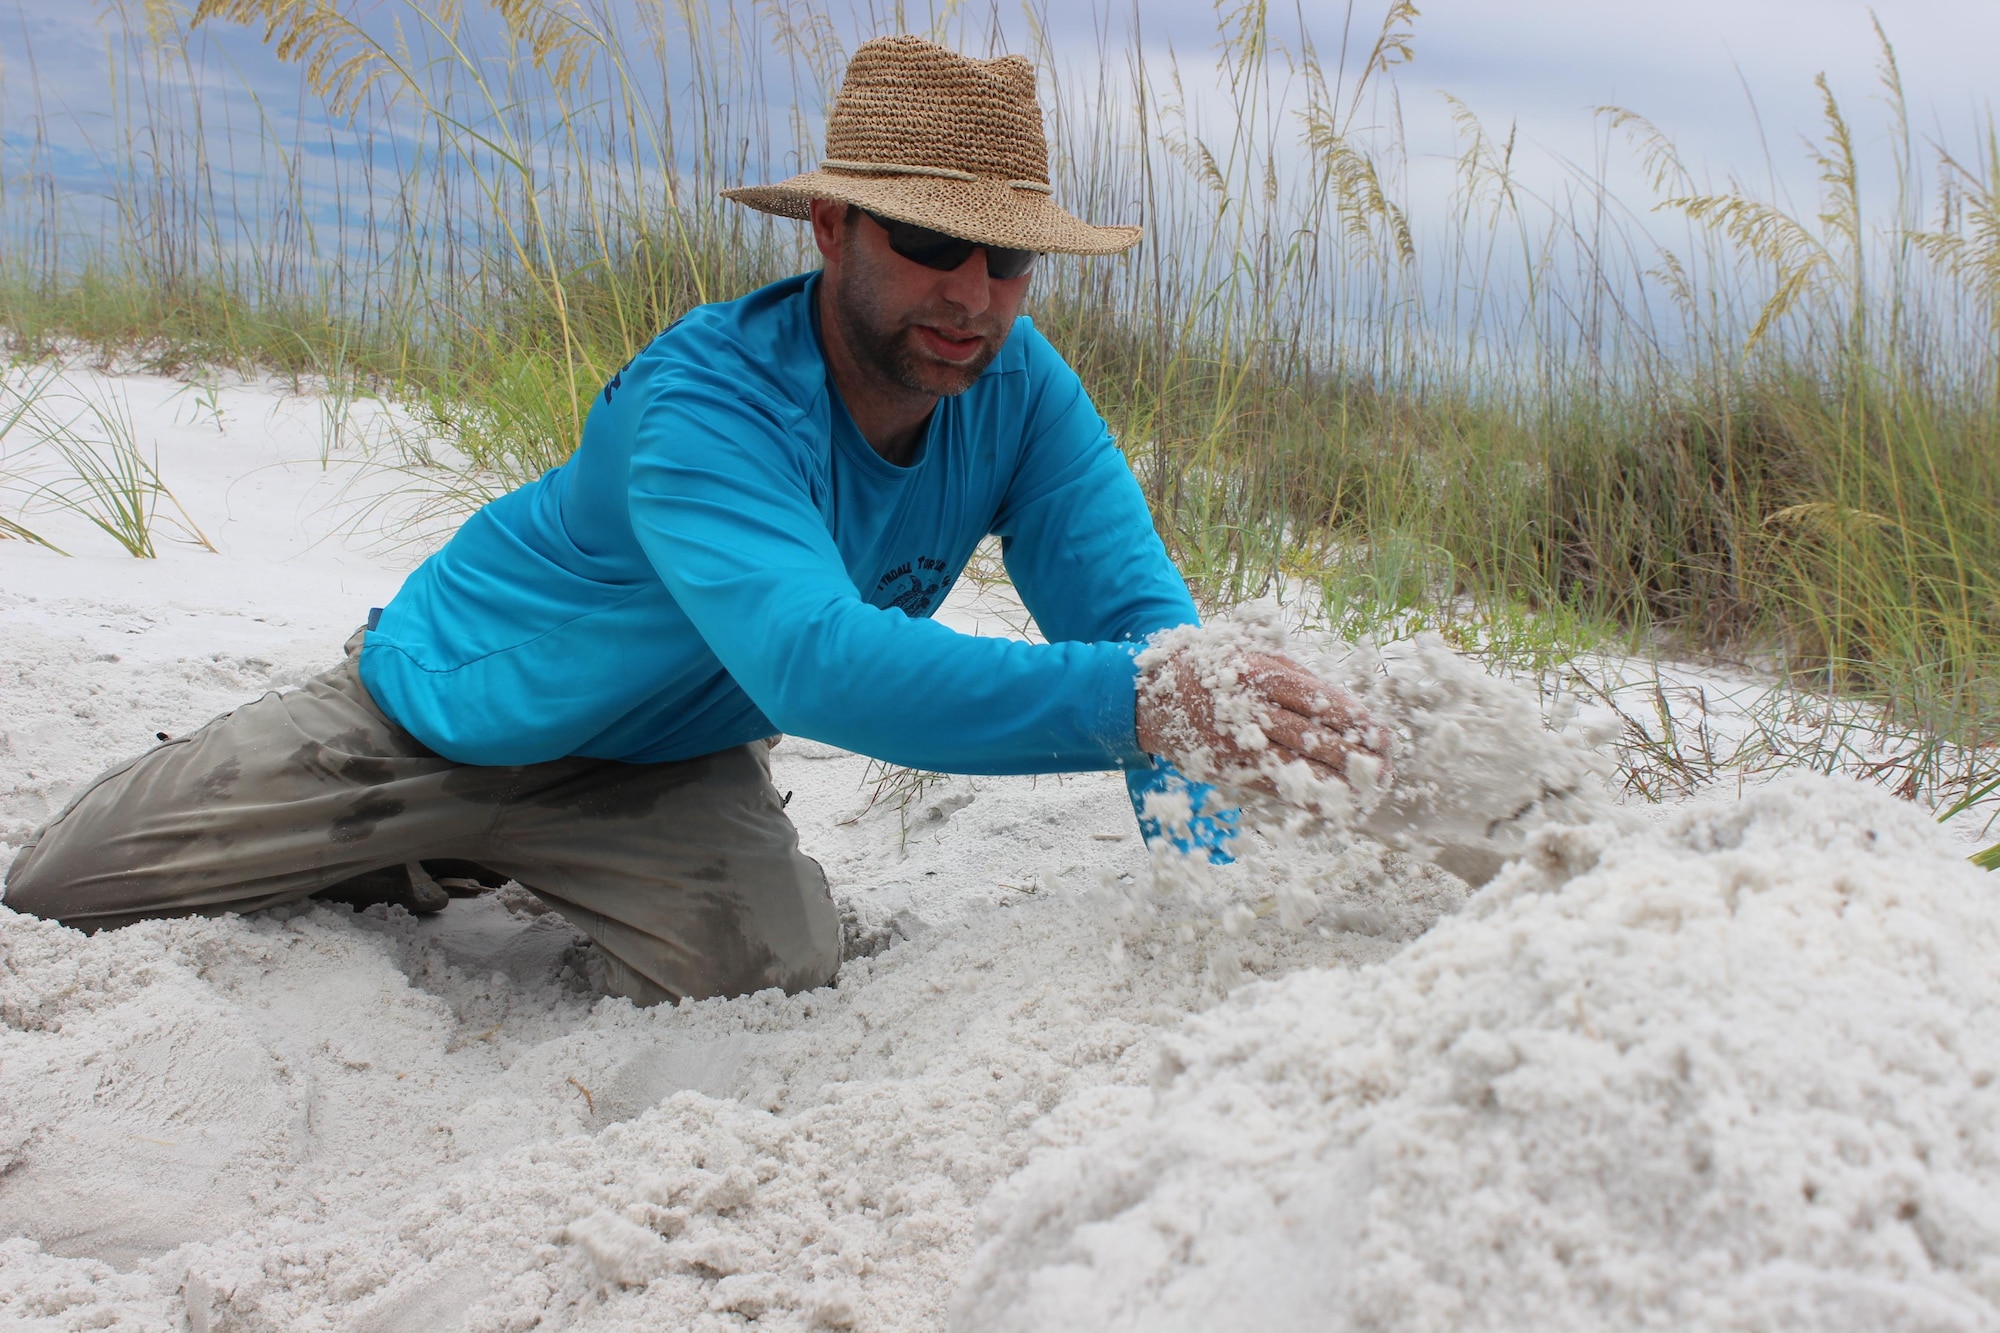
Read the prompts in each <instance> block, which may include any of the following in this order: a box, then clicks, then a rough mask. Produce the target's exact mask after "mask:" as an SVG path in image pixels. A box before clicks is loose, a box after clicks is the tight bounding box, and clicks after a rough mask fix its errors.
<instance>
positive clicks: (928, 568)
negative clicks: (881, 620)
mask: <svg viewBox="0 0 2000 1333" xmlns="http://www.w3.org/2000/svg"><path fill="white" fill-rule="evenodd" d="M906 580H907V583H905V581H906ZM944 582H945V567H944V561H942V560H937V559H933V558H932V557H930V556H918V557H917V558H916V559H915V560H912V561H909V562H907V563H905V564H900V565H897V566H896V567H895V568H894V569H892V570H890V571H889V572H888V573H886V574H884V575H883V576H882V577H881V578H880V579H878V580H877V581H876V583H875V595H876V596H878V597H881V596H887V597H888V599H889V601H888V605H890V606H893V607H895V608H896V609H897V610H899V611H901V612H902V613H903V614H904V615H906V616H911V617H918V616H925V615H929V614H930V609H931V603H933V602H935V601H936V600H937V595H938V592H939V590H941V589H942V588H943V587H944ZM899 583H904V584H905V586H903V587H900V588H899V587H897V586H896V585H897V584H899Z"/></svg>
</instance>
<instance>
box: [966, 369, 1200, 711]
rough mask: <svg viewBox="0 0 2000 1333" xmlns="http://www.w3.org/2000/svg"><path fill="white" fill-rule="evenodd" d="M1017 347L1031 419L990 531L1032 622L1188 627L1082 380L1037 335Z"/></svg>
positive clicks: (1075, 636)
mask: <svg viewBox="0 0 2000 1333" xmlns="http://www.w3.org/2000/svg"><path fill="white" fill-rule="evenodd" d="M1027 351H1028V357H1029V370H1030V376H1031V381H1030V382H1031V385H1032V388H1031V394H1032V400H1033V401H1032V408H1031V413H1030V416H1031V420H1032V421H1033V423H1034V425H1033V428H1032V433H1031V435H1030V437H1029V440H1028V443H1027V447H1026V449H1025V450H1024V452H1023V454H1022V458H1021V463H1020V466H1019V467H1018V468H1017V470H1016V472H1015V476H1014V481H1013V484H1012V485H1011V486H1010V487H1009V488H1008V491H1007V495H1006V498H1005V499H1004V500H1003V501H1002V503H1001V507H1000V513H999V515H998V517H997V518H996V520H995V522H994V529H993V530H994V531H995V532H996V533H998V534H999V536H1000V541H1001V552H1002V554H1003V555H1004V556H1005V558H1006V562H1007V573H1008V575H1009V577H1011V578H1012V579H1013V581H1014V586H1015V589H1016V590H1017V591H1018V592H1019V593H1020V594H1021V600H1022V601H1023V602H1024V603H1025V604H1026V606H1027V608H1028V610H1029V612H1030V613H1032V614H1033V615H1034V617H1035V623H1036V624H1037V625H1039V626H1040V627H1041V631H1042V633H1043V635H1044V636H1046V637H1047V638H1048V639H1049V640H1050V641H1051V642H1057V643H1062V642H1078V643H1091V642H1118V643H1128V644H1136V643H1137V642H1138V641H1140V640H1143V639H1144V638H1145V637H1146V636H1147V635H1149V634H1152V633H1153V632H1155V631H1156V630H1162V629H1169V628H1171V627H1173V626H1175V625H1192V624H1195V623H1197V622H1198V621H1199V619H1200V616H1199V615H1198V613H1197V612H1196V611H1195V606H1194V600H1193V598H1191V597H1189V596H1188V590H1187V584H1186V583H1185V582H1183V581H1182V579H1181V576H1180V571H1179V570H1177V569H1175V568H1174V564H1173V561H1172V560H1171V559H1169V558H1168V556H1167V548H1166V546H1165V545H1164V544H1163V543H1162V542H1161V541H1160V537H1159V534H1158V533H1157V532H1156V531H1155V530H1154V528H1153V516H1152V512H1151V511H1150V510H1149V509H1148V508H1147V506H1146V497H1145V496H1144V494H1142V493H1141V492H1140V490H1139V483H1138V480H1137V479H1136V478H1134V477H1133V475H1132V469H1131V468H1130V467H1128V466H1127V465H1126V462H1125V456H1124V455H1123V454H1122V453H1120V452H1119V449H1118V446H1117V443H1116V442H1115V441H1114V440H1113V439H1112V437H1111V432H1110V430H1109V429H1108V428H1107V427H1106V425H1105V423H1104V419H1103V418H1102V417H1100V416H1099V415H1098V414H1097V409H1096V407H1095V406H1093V405H1092V403H1091V401H1090V396H1089V395H1088V394H1087V393H1085V392H1084V388H1083V383H1082V381H1081V380H1079V379H1078V378H1077V375H1076V372H1075V371H1073V370H1071V369H1070V367H1069V365H1068V363H1067V362H1065V361H1064V360H1063V359H1062V358H1061V357H1060V356H1058V355H1057V354H1056V352H1055V349H1054V348H1052V347H1050V346H1049V344H1048V341H1047V340H1046V339H1044V338H1042V337H1041V335H1040V334H1038V333H1036V334H1032V335H1031V339H1030V345H1029V347H1028V348H1027ZM1131 702H1132V700H1129V699H1128V701H1127V706H1128V707H1129V706H1130V704H1131Z"/></svg>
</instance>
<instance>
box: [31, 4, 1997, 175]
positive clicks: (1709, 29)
mask: <svg viewBox="0 0 2000 1333" xmlns="http://www.w3.org/2000/svg"><path fill="white" fill-rule="evenodd" d="M608 2H610V3H615V4H617V5H619V6H621V7H629V6H630V5H631V4H633V3H635V2H636V0H608ZM1134 2H1136V4H1137V6H1138V8H1137V9H1136V10H1135V9H1133V8H1132V7H1131V4H1132V3H1134ZM129 3H130V6H131V8H132V9H133V10H134V11H135V12H136V11H138V9H139V0H129ZM396 3H397V0H355V8H356V9H357V10H358V11H361V12H364V13H365V12H368V11H376V12H387V11H388V10H389V9H392V8H394V7H395V6H396ZM839 3H840V0H835V4H836V6H837V5H838V4H839ZM1297 6H1298V10H1299V12H1300V13H1302V14H1303V15H1304V18H1305V21H1306V22H1307V24H1308V25H1309V26H1310V27H1311V28H1312V29H1313V30H1314V32H1315V33H1316V35H1317V40H1318V43H1319V45H1320V47H1321V50H1322V52H1323V53H1324V52H1325V51H1326V50H1328V49H1330V48H1331V47H1333V46H1334V45H1336V44H1337V41H1338V34H1339V30H1340V25H1341V21H1342V17H1343V15H1344V14H1345V13H1346V12H1347V7H1346V4H1345V3H1344V0H1297ZM474 7H475V8H476V5H475V6H474ZM867 7H868V0H863V3H862V5H861V8H862V9H863V11H864V12H865V11H866V9H867ZM874 8H875V10H876V11H877V12H878V13H879V12H881V11H882V10H883V9H884V8H886V7H885V6H883V5H881V4H879V3H878V4H876V5H875V6H874ZM1051 8H1052V12H1050V13H1049V14H1048V16H1047V21H1048V24H1049V27H1050V29H1051V31H1052V36H1053V38H1054V40H1055V43H1056V45H1057V49H1058V50H1059V51H1060V52H1063V53H1067V54H1071V55H1074V56H1077V57H1080V58H1081V59H1082V60H1083V62H1084V63H1094V61H1095V56H1094V55H1093V54H1092V52H1094V50H1095V38H1094V36H1093V25H1094V24H1095V23H1099V22H1107V21H1108V22H1109V24H1110V25H1111V27H1112V28H1113V30H1114V31H1117V30H1122V28H1123V27H1124V25H1125V24H1126V23H1127V22H1129V21H1130V16H1131V15H1132V14H1134V13H1137V14H1140V15H1141V16H1142V17H1143V23H1144V29H1145V33H1146V38H1147V46H1148V49H1149V51H1150V52H1152V53H1153V54H1155V55H1158V54H1161V53H1163V52H1164V50H1165V48H1166V46H1167V45H1168V44H1169V43H1170V44H1171V45H1172V46H1173V48H1174V49H1175V51H1176V52H1177V53H1178V55H1179V56H1180V58H1181V61H1182V64H1183V68H1184V69H1189V68H1196V67H1198V66H1199V65H1200V64H1201V63H1202V61H1203V59H1204V57H1205V53H1206V52H1207V50H1208V49H1209V48H1210V47H1211V45H1212V42H1213V37H1214V31H1215V29H1214V13H1215V11H1214V9H1213V7H1212V6H1211V5H1210V4H1209V3H1207V0H1127V3H1126V4H1123V5H1121V6H1120V7H1119V8H1118V9H1117V11H1116V13H1115V15H1114V16H1113V17H1112V18H1110V19H1109V20H1103V19H1093V17H1092V7H1091V6H1089V5H1084V4H1076V3H1058V4H1055V5H1053V6H1052V7H1051ZM1276 8H1278V7H1276V6H1274V9H1276ZM1419 8H1420V9H1421V11H1422V13H1421V17H1420V18H1419V19H1418V20H1417V23H1416V31H1415V48H1416V59H1415V61H1414V63H1413V64H1411V65H1410V66H1408V67H1406V68H1404V69H1402V70H1400V71H1399V72H1398V75H1397V87H1398V89H1399V91H1400V99H1401V107H1402V114H1403V117H1404V122H1405V125H1406V127H1407V132H1408V138H1409V142H1410V145H1411V148H1412V151H1413V154H1414V156H1415V158H1416V160H1417V162H1418V164H1419V166H1418V170H1419V171H1421V170H1423V166H1422V164H1423V163H1424V162H1426V161H1428V162H1431V163H1433V164H1441V163H1443V162H1444V161H1446V160H1448V156H1449V153H1450V151H1451V147H1452V140H1451V135H1450V125H1449V120H1448V115H1447V109H1446V104H1445V101H1444V99H1443V97H1442V96H1441V90H1442V91H1449V92H1450V93H1452V94H1454V95H1456V96H1457V97H1458V98H1460V99H1462V100H1463V101H1464V102H1465V103H1466V104H1468V105H1469V106H1470V107H1471V109H1472V110H1473V111H1474V112H1476V113H1477V114H1478V115H1479V117H1480V118H1481V120H1482V121H1483V122H1484V123H1485V124H1486V125H1487V126H1488V127H1489V129H1491V130H1492V131H1493V132H1495V133H1496V134H1504V133H1505V131H1506V130H1507V128H1508V127H1509V125H1514V126H1517V127H1518V130H1519V133H1520V135H1521V142H1522V144H1523V148H1524V157H1525V162H1524V170H1525V171H1526V173H1527V174H1528V178H1529V179H1530V181H1531V183H1534V184H1536V185H1537V186H1538V187H1545V188H1547V189H1549V190H1552V191H1553V190H1556V189H1558V188H1560V181H1561V179H1562V175H1563V172H1562V166H1561V164H1562V163H1563V162H1564V161H1568V162H1572V163H1578V164H1583V165H1585V166H1588V165H1589V164H1591V163H1592V162H1593V161H1594V160H1598V159H1600V158H1601V159H1603V160H1605V161H1607V162H1608V164H1609V165H1608V168H1607V169H1608V172H1609V175H1610V178H1611V179H1612V180H1613V181H1614V182H1615V183H1619V184H1621V185H1623V184H1624V183H1627V182H1629V181H1634V180H1636V176H1634V175H1633V174H1632V169H1631V167H1630V165H1629V164H1630V163H1631V160H1632V159H1631V156H1630V154H1629V152H1627V151H1626V150H1625V149H1624V147H1623V146H1622V143H1619V142H1616V141H1614V142H1613V143H1611V144H1609V145H1607V142H1606V135H1605V132H1604V129H1603V127H1602V125H1601V123H1600V122H1599V121H1598V120H1597V119H1596V118H1595V117H1594V116H1593V114H1592V108H1594V107H1596V106H1599V105H1603V104H1606V103H1616V104H1620V105H1623V106H1627V107H1630V108H1632V109H1634V110H1637V111H1639V112H1641V113H1642V114H1644V115H1646V116H1648V117H1650V118H1651V119H1652V120H1653V121H1655V122H1656V123H1657V124H1659V125H1660V126H1661V128H1662V129H1664V130H1665V131H1667V132H1668V133H1669V134H1670V135H1671V136H1672V137H1673V138H1674V139H1675V141H1676V142H1677V143H1678V144H1679V145H1680V147H1681V150H1682V152H1683V155H1684V157H1685V158H1686V159H1687V160H1688V161H1689V163H1690V165H1692V166H1694V167H1696V169H1697V170H1698V171H1702V170H1705V171H1706V172H1707V173H1708V174H1709V176H1710V178H1711V179H1713V180H1714V181H1716V182H1717V183H1721V182H1722V181H1723V180H1725V179H1726V178H1728V177H1730V176H1732V175H1734V176H1736V177H1739V178H1741V179H1743V180H1746V181H1749V182H1753V183H1766V182H1769V183H1773V184H1775V186H1776V187H1777V188H1778V190H1779V191H1780V192H1789V193H1790V195H1791V197H1792V202H1794V203H1796V204H1806V203H1809V202H1810V199H1811V190H1812V175H1811V171H1810V168H1809V167H1807V166H1806V165H1805V164H1804V157H1803V152H1802V149H1801V146H1800V136H1801V134H1802V133H1817V132H1818V130H1819V113H1818V95H1817V93H1816V92H1815V90H1814V89H1813V86H1812V79H1813V76H1814V75H1815V74H1817V73H1820V72H1824V73H1825V74H1826V75H1827V76H1828V78H1829V79H1830V81H1831V83H1832V86H1833V88H1834V90H1835V92H1836V93H1837V94H1838V95H1839V96H1840V98H1841V99H1842V103H1843V106H1844V107H1845V109H1846V111H1847V113H1848V115H1849V117H1850V118H1851V119H1852V121H1853V122H1854V123H1855V127H1856V131H1857V139H1858V140H1859V142H1860V144H1861V146H1862V149H1863V151H1864V153H1865V154H1866V155H1867V157H1866V158H1865V160H1866V161H1867V162H1868V163H1869V164H1870V165H1871V166H1873V167H1875V168H1876V170H1874V171H1873V172H1872V183H1873V184H1875V185H1876V186H1877V187H1885V186H1886V182H1885V181H1884V179H1883V176H1884V173H1883V172H1882V171H1881V170H1880V169H1879V168H1880V165H1881V150H1882V145H1883V144H1884V142H1885V140H1886V134H1887V117H1886V115H1885V114H1884V112H1883V109H1882V107H1881V105H1880V102H1879V99H1878V97H1877V94H1878V92H1879V85H1878V83H1877V78H1876V65H1877V59H1878V51H1877V46H1876V39H1875V35H1874V32H1873V30H1872V28H1871V26H1870V22H1869V13H1870V9H1869V7H1868V6H1866V5H1864V4H1863V3H1860V0H1505V2H1504V3H1503V2H1502V0H1419ZM100 10H101V6H100V5H98V4H96V3H88V2H86V0H0V68H4V78H5V90H4V104H3V105H0V110H4V115H5V121H4V123H0V136H4V139H5V143H6V145H7V148H6V161H5V163H4V170H5V172H6V174H8V175H9V176H10V177H13V178H16V179H18V176H19V173H20V171H21V169H22V154H21V145H22V144H23V143H24V142H25V137H24V136H25V133H26V127H27V126H28V124H29V123H30V122H29V117H30V116H31V114H32V112H33V110H34V107H35V102H36V99H37V98H39V99H40V103H41V105H42V107H43V108H44V109H46V110H47V111H50V112H53V113H57V116H58V118H60V117H61V116H62V115H63V113H67V116H68V117H69V118H70V119H71V122H72V123H71V126H70V128H68V129H65V130H63V131H61V132H60V133H54V134H52V137H53V138H55V139H57V140H59V141H61V142H63V143H65V144H67V145H68V146H70V147H73V148H79V147H80V146H81V145H80V143H79V136H80V135H90V136H91V137H93V138H95V137H99V136H100V135H101V131H102V128H103V126H104V125H105V123H106V122H105V120H104V119H103V118H102V116H101V114H100V113H101V112H102V111H103V110H104V108H105V104H106V101H107V98H108V94H107V91H106V89H107V81H106V76H105V63H104V55H103V45H104V41H105V37H104V32H103V27H102V24H103V20H102V18H101V17H100ZM922 11H923V7H922V6H921V5H919V4H912V5H910V7H909V13H910V15H911V18H912V21H913V25H915V24H917V23H918V22H919V21H920V17H921V14H922ZM1286 12H1287V13H1289V11H1286ZM1874 12H1875V14H1876V15H1877V16H1878V17H1879V19H1880V20H1881V22H1882V24H1883V26H1884V27H1885V28H1886V30H1887V32H1888V34H1889V36H1890V38H1891V40H1892V41H1893V42H1894V43H1895V47H1896V52H1897V56H1898V58H1899V60H1900V62H1901V65H1902V71H1903V76H1904V81H1905V84H1906V87H1907V88H1908V91H1909V94H1910V102H1911V112H1912V121H1913V123H1914V127H1915V130H1916V132H1917V134H1918V135H1919V137H1920V139H1937V140H1941V141H1944V142H1946V143H1949V144H1951V145H1953V146H1955V147H1957V148H1959V149H1961V150H1963V149H1965V148H1968V147H1969V146H1970V145H1971V140H1972V135H1973V132H1974V130H1975V127H1976V126H1977V125H1978V124H1979V123H1980V120H1981V119H1982V118H1983V117H1985V116H1987V115H1989V114H1990V112H1991V108H1992V105H1993V99H1994V92H1995V89H1996V86H2000V78H1996V75H1995V73H1994V66H1993V60H1992V53H1993V52H1996V51H2000V0H1883V2H1882V3H1880V4H1878V5H1877V6H1875V7H1874ZM1017 13H1018V11H1017V10H1014V9H1011V8H1008V9H1005V10H1003V14H1004V15H1007V16H1008V17H1006V18H1004V19H1003V21H1004V22H1006V24H1007V26H1008V27H1010V28H1013V29H1015V30H1017V31H1018V30H1019V25H1018V20H1017V19H1016V18H1014V17H1012V16H1013V15H1015V14H1017ZM1353 13H1354V18H1353V24H1354V28H1355V31H1356V32H1357V33H1358V34H1360V35H1361V37H1362V40H1364V41H1365V40H1366V39H1367V37H1368V36H1369V35H1371V34H1372V32H1373V30H1374V28H1375V27H1376V25H1377V24H1378V23H1379V20H1380V14H1381V8H1380V0H1355V8H1354V11H1353ZM1283 22H1285V23H1289V22H1290V20H1289V18H1287V19H1285V20H1284V21H1283ZM210 57H211V58H210V62H209V66H208V68H209V77H210V78H211V79H213V80H215V81H217V82H221V83H228V84H234V85H235V86H236V87H238V88H239V89H240V88H241V87H243V86H244V85H246V84H247V85H248V86H250V87H253V88H255V89H257V90H258V92H259V94H260V96H262V97H263V98H264V99H265V106H264V112H263V113H264V114H266V115H268V116H270V117H272V118H273V120H276V121H283V120H285V119H286V118H287V117H291V118H292V119H294V120H296V119H297V117H298V111H297V107H298V101H297V98H296V89H297V80H296V75H295V73H293V72H291V71H288V70H285V69H283V68H281V67H279V66H278V65H277V64H276V62H275V61H274V60H273V59H272V57H270V56H269V54H268V53H267V52H265V51H264V50H263V49H262V48H261V47H259V46H258V44H257V43H256V41H255V40H254V39H253V38H252V37H251V36H250V35H249V34H246V33H243V32H241V31H240V30H236V31H232V32H226V33H223V34H220V40H219V41H218V42H217V43H216V44H215V46H214V48H213V49H212V50H211V52H210ZM92 126H95V127H97V130H96V131H95V132H93V131H92V129H91V127H92ZM77 127H82V128H81V129H79V128H77ZM1438 170H1440V171H1442V170H1443V168H1442V166H1439V167H1438ZM1801 194H1803V195H1804V197H1803V198H1801V197H1800V195H1801Z"/></svg>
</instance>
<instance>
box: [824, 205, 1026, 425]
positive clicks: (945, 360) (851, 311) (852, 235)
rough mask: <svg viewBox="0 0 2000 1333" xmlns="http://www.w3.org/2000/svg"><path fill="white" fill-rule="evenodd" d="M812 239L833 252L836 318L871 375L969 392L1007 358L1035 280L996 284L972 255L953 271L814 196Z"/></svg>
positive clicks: (977, 253)
mask: <svg viewBox="0 0 2000 1333" xmlns="http://www.w3.org/2000/svg"><path fill="white" fill-rule="evenodd" d="M813 238H814V240H815V241H816V242H817V243H818V245H819V248H820V252H821V253H822V254H823V255H825V256H826V278H825V281H826V282H827V283H828V284H829V285H830V287H831V289H832V290H831V296H832V303H833V310H834V317H835V318H836V319H837V320H839V321H840V331H841V334H842V335H843V337H844V338H845V340H846V342H847V345H848V347H849V348H850V349H851V350H852V352H853V354H854V357H855V360H856V361H858V362H859V363H860V364H861V367H862V368H863V370H864V371H867V372H869V373H872V374H875V375H878V376H880V377H882V378H883V379H886V380H888V381H889V382H890V383H892V384H895V385H897V386H899V387H901V388H903V389H906V390H908V391H910V392H912V393H919V394H926V395H931V396H949V395H952V394H959V393H964V392H965V391H966V390H967V389H969V388H971V387H972V382H973V381H974V380H976V379H978V378H979V374H980V372H981V371H983V370H985V369H986V367H987V366H989V365H991V364H992V362H993V358H994V357H996V356H998V355H999V354H1000V346H1001V344H1002V343H1004V342H1006V341H1007V334H1008V332H1009V331H1010V330H1012V328H1013V327H1014V316H1015V315H1016V314H1017V313H1018V312H1019V311H1020V309H1021V300H1022V298H1023V297H1024V296H1026V295H1027V292H1028V275H1027V274H1025V273H1024V274H1022V275H1021V276H1020V277H1018V278H1007V279H996V278H993V277H990V276H989V275H988V274H987V272H986V252H985V251H984V250H983V249H982V250H974V251H973V252H972V254H971V256H970V257H969V258H967V259H966V261H965V262H964V263H963V264H960V265H959V266H958V267H957V268H955V269H953V270H951V271H950V272H948V273H941V272H939V271H938V270H936V269H933V268H925V267H924V266H923V265H922V264H919V263H916V262H915V261H914V260H909V259H905V258H903V257H902V256H901V255H899V254H897V253H896V252H895V251H894V250H891V249H890V248H889V234H888V233H887V232H885V231H884V230H882V226H881V224H880V223H878V222H876V221H875V219H873V218H871V217H869V216H868V215H867V214H865V213H863V212H862V211H861V210H860V209H858V208H854V209H850V208H848V207H847V206H846V205H843V204H834V203H828V202H827V201H825V200H816V201H814V203H813Z"/></svg>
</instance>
